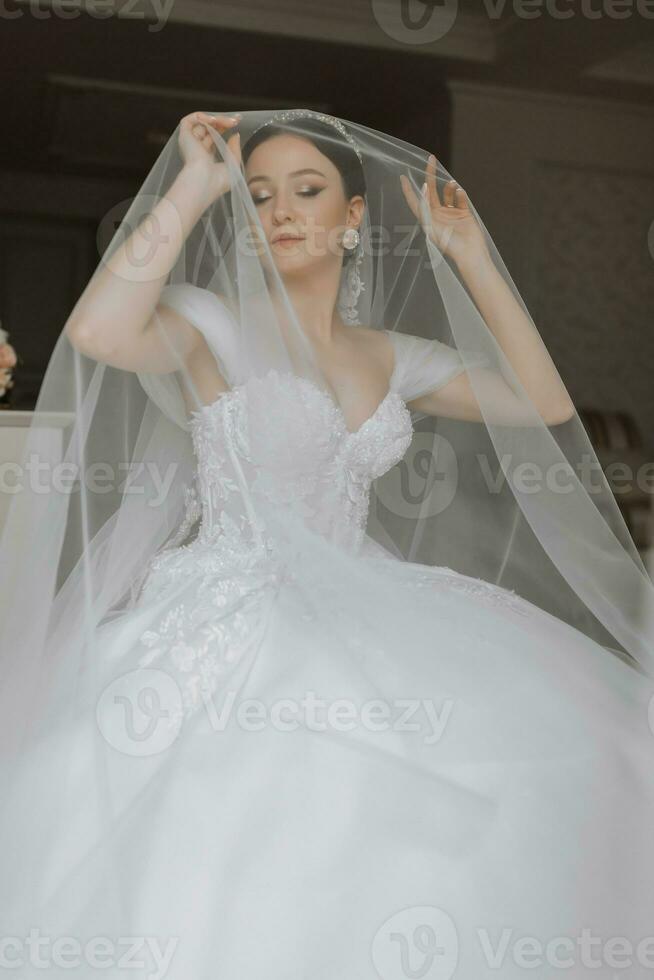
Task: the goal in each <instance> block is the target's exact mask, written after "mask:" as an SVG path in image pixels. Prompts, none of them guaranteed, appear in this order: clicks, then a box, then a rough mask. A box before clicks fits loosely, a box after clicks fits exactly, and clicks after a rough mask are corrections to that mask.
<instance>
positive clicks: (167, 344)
mask: <svg viewBox="0 0 654 980" xmlns="http://www.w3.org/2000/svg"><path fill="white" fill-rule="evenodd" d="M237 122H238V119H236V118H235V117H233V116H209V115H208V114H207V113H203V112H193V113H191V114H190V115H188V116H185V117H184V118H183V119H182V121H181V123H180V132H179V147H180V152H181V154H182V159H183V161H184V165H183V167H182V169H181V170H180V172H179V174H178V175H177V177H176V178H175V180H174V181H173V183H172V184H171V186H170V188H169V189H168V191H167V192H166V194H165V196H164V197H162V198H161V200H159V201H158V202H157V204H156V206H155V207H154V208H153V209H152V211H151V213H150V217H148V219H147V220H146V221H144V222H141V224H140V225H139V226H138V227H137V228H135V229H134V231H133V232H132V233H131V235H130V236H129V237H128V238H127V239H126V240H125V241H124V242H123V243H122V244H121V245H120V246H119V247H118V248H117V249H116V250H115V251H114V252H113V254H112V255H111V256H110V258H109V259H108V260H107V261H106V262H103V263H102V264H101V266H100V267H99V268H98V270H97V271H96V273H95V275H94V276H93V278H92V280H91V282H90V283H89V284H88V286H87V287H86V289H85V290H84V292H83V293H82V295H81V297H80V299H79V300H78V302H77V305H76V306H75V308H74V309H73V312H72V313H71V315H70V317H69V319H68V321H67V323H66V334H67V336H68V337H69V339H70V341H71V343H72V344H73V346H74V347H75V348H76V349H77V350H79V351H80V352H81V353H83V354H85V355H87V356H88V357H91V358H93V359H94V360H97V361H102V362H104V363H106V364H110V365H112V366H113V367H117V368H122V369H124V370H128V371H148V372H152V373H155V374H167V373H170V372H171V371H175V370H177V369H178V368H179V367H180V361H183V362H186V361H187V360H188V358H189V357H190V356H191V355H192V354H193V352H194V351H195V350H196V348H197V347H198V345H199V344H200V343H201V342H202V340H203V337H202V334H201V333H200V332H199V331H198V330H197V328H196V327H194V326H193V325H192V324H191V323H189V322H188V320H186V319H185V317H183V316H182V315H181V314H180V313H177V312H176V311H175V310H173V309H171V308H170V307H167V306H164V305H161V306H159V305H158V302H159V297H160V295H161V291H162V289H163V287H164V284H165V283H166V280H167V277H168V274H169V273H170V270H171V269H172V268H173V266H174V265H175V262H176V261H177V257H178V255H179V253H180V250H181V248H182V246H183V244H184V241H185V240H186V238H187V236H188V235H189V233H190V232H191V231H192V229H193V228H194V226H195V224H196V223H197V221H198V219H199V218H200V216H201V215H202V214H203V212H204V211H205V210H206V208H207V207H209V206H210V205H211V204H212V203H213V202H214V201H215V200H216V199H217V198H218V197H220V195H221V194H223V193H225V191H227V190H228V189H229V178H228V172H227V167H226V165H225V164H224V163H223V162H222V161H220V160H218V159H217V158H216V153H215V143H214V141H213V138H212V136H211V134H210V132H209V128H210V127H214V128H216V129H217V130H218V131H219V132H222V131H223V130H225V129H227V128H229V127H230V126H234V125H235V124H236V123H237ZM227 142H228V146H229V149H230V151H231V152H232V154H233V155H234V156H235V158H236V160H237V162H239V161H240V142H239V137H238V135H235V136H231V137H230V138H229V140H228V141H227Z"/></svg>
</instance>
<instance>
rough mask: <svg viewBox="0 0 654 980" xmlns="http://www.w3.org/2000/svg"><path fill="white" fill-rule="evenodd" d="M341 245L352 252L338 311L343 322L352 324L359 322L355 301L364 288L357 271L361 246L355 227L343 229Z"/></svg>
mask: <svg viewBox="0 0 654 980" xmlns="http://www.w3.org/2000/svg"><path fill="white" fill-rule="evenodd" d="M342 245H343V248H344V249H346V250H347V251H348V252H350V253H354V254H351V255H350V258H349V259H348V262H347V267H346V270H345V277H344V279H343V283H342V285H341V292H340V297H339V311H340V314H341V316H342V317H343V320H344V322H345V323H347V324H350V325H351V326H354V325H356V324H357V323H361V321H360V320H359V314H358V311H357V302H358V300H359V296H360V294H361V293H362V292H363V290H364V289H365V286H364V284H363V281H362V279H361V275H360V273H359V266H360V265H361V262H362V260H363V247H362V245H361V236H360V235H359V232H358V231H357V229H356V228H346V229H345V231H344V232H343V239H342Z"/></svg>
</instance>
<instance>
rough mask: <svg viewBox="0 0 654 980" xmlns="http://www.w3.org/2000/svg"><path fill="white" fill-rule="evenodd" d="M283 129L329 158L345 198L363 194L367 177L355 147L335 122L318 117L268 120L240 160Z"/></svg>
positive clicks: (251, 137)
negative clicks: (270, 121)
mask: <svg viewBox="0 0 654 980" xmlns="http://www.w3.org/2000/svg"><path fill="white" fill-rule="evenodd" d="M285 133H291V134H293V135H297V136H301V137H304V139H308V140H309V141H310V142H311V143H313V144H314V146H315V147H317V149H318V150H320V152H321V153H323V154H324V155H325V156H326V157H327V159H328V160H331V162H332V163H333V164H334V166H335V167H336V169H337V170H338V172H339V173H340V175H341V180H342V181H343V190H344V192H345V195H346V197H347V198H348V199H349V198H351V197H354V196H356V195H359V194H360V195H361V197H364V198H365V196H366V179H365V176H364V173H363V166H362V164H361V161H360V160H359V157H358V156H357V153H356V151H355V150H354V148H353V147H352V145H351V144H350V143H348V141H347V140H346V139H345V137H344V136H342V135H341V133H339V131H338V130H337V129H336V127H335V126H332V125H330V123H326V122H323V121H322V120H321V119H312V118H311V117H310V116H305V117H302V118H299V119H289V120H287V121H286V122H283V123H282V122H280V123H270V124H268V125H265V126H261V127H260V128H259V129H257V130H255V132H254V133H253V134H252V136H250V138H249V139H248V140H247V142H246V143H245V144H244V145H243V148H242V151H241V156H242V159H243V164H244V165H245V164H246V163H247V161H248V159H249V157H250V154H251V153H252V152H253V150H255V149H256V147H257V146H260V144H261V143H264V142H265V141H266V140H268V139H271V138H272V137H273V136H280V135H283V134H285Z"/></svg>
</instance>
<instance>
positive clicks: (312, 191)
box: [252, 187, 324, 204]
mask: <svg viewBox="0 0 654 980" xmlns="http://www.w3.org/2000/svg"><path fill="white" fill-rule="evenodd" d="M323 190H324V187H307V188H305V189H304V190H301V191H297V192H296V193H297V194H298V195H299V197H316V196H317V195H318V194H320V193H321V192H322V191H323ZM271 197H272V195H271V194H259V195H253V196H252V200H253V201H254V203H255V204H263V202H264V201H269V200H270V198H271Z"/></svg>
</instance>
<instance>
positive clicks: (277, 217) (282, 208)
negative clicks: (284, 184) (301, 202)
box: [273, 192, 293, 224]
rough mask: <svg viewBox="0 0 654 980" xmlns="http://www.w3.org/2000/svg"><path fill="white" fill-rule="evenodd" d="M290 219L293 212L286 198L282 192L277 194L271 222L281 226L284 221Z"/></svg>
mask: <svg viewBox="0 0 654 980" xmlns="http://www.w3.org/2000/svg"><path fill="white" fill-rule="evenodd" d="M292 217H293V212H292V209H291V207H290V205H289V203H288V201H287V198H286V196H285V195H284V194H283V193H282V192H278V194H277V199H276V201H275V207H274V210H273V220H274V222H275V224H282V223H283V222H284V221H288V220H289V219H292Z"/></svg>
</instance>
